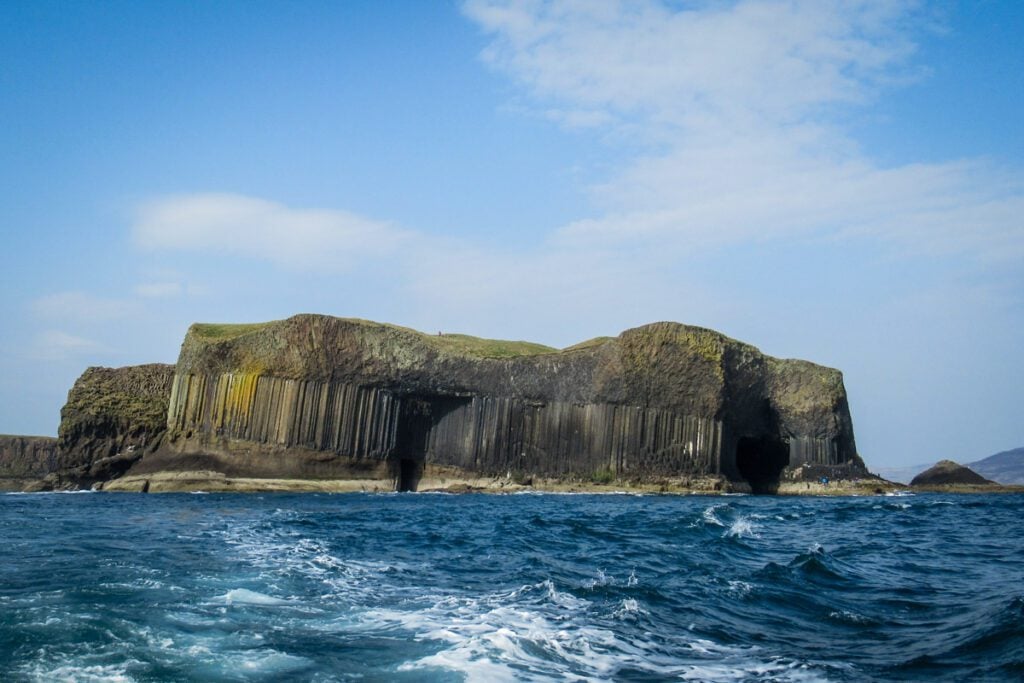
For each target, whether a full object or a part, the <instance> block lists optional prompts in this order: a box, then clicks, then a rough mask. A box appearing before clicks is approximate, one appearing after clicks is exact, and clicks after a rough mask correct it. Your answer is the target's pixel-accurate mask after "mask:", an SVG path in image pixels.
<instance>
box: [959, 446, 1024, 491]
mask: <svg viewBox="0 0 1024 683" xmlns="http://www.w3.org/2000/svg"><path fill="white" fill-rule="evenodd" d="M967 466H968V467H970V468H971V469H972V470H974V471H975V472H977V473H978V474H980V475H981V476H983V477H985V478H986V479H991V480H992V481H996V482H999V483H1000V484H1024V448H1014V449H1013V450H1010V451H1003V452H1002V453H996V454H995V455H990V456H988V457H987V458H984V459H982V460H978V461H976V462H969V463H967Z"/></svg>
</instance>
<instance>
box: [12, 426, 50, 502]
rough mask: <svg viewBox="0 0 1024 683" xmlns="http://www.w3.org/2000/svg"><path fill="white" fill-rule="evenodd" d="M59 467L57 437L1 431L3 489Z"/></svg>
mask: <svg viewBox="0 0 1024 683" xmlns="http://www.w3.org/2000/svg"><path fill="white" fill-rule="evenodd" d="M57 467H58V459H57V439H55V438H53V437H49V436H11V435H7V434H0V489H20V488H21V487H22V486H23V485H24V484H25V483H26V482H28V481H29V480H32V479H38V478H40V477H44V476H46V475H47V474H49V473H50V472H52V471H54V470H55V469H57Z"/></svg>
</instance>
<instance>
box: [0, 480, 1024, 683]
mask: <svg viewBox="0 0 1024 683" xmlns="http://www.w3.org/2000/svg"><path fill="white" fill-rule="evenodd" d="M1022 519H1024V496H1022V495H986V496H975V495H937V494H927V495H926V494H920V495H902V496H877V497H772V496H739V495H737V496H728V495H727V496H658V495H631V494H621V495H615V494H611V495H589V494H538V493H523V494H516V495H492V494H465V495H448V494H432V493H394V494H376V495H374V494H334V495H330V494H202V493H196V494H157V495H146V494H108V493H102V492H97V493H73V494H72V493H67V494H65V493H47V494H0V681H47V682H49V681H90V682H92V681H97V682H98V681H486V682H491V681H670V680H684V681H858V682H861V681H989V680H991V681H1002V680H1006V681H1019V680H1022V679H1024V531H1022V527H1021V520H1022Z"/></svg>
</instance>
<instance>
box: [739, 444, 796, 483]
mask: <svg viewBox="0 0 1024 683" xmlns="http://www.w3.org/2000/svg"><path fill="white" fill-rule="evenodd" d="M787 465H789V445H788V444H787V443H786V442H785V441H782V440H781V439H776V438H772V437H770V436H760V437H751V436H744V437H742V438H740V440H739V442H738V443H737V444H736V469H737V470H739V473H740V476H741V477H743V478H744V479H746V480H747V482H748V483H749V484H750V488H751V490H752V491H753V492H754V493H775V492H776V491H778V490H779V477H780V475H781V474H782V470H784V469H785V468H786V466H787Z"/></svg>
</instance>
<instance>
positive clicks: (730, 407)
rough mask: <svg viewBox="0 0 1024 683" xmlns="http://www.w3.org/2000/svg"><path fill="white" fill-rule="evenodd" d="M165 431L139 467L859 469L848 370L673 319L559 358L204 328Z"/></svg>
mask: <svg viewBox="0 0 1024 683" xmlns="http://www.w3.org/2000/svg"><path fill="white" fill-rule="evenodd" d="M167 428H168V440H169V443H170V445H169V447H168V449H166V450H165V451H163V452H161V453H159V454H157V456H154V458H152V459H148V458H147V460H146V461H144V462H142V463H139V465H138V468H137V469H138V470H139V471H144V470H145V469H147V468H150V469H152V468H157V467H159V468H165V469H166V468H173V467H175V463H176V462H178V463H184V462H189V461H190V460H191V465H190V466H199V465H202V466H204V467H209V468H213V469H217V470H218V471H224V470H225V469H230V470H232V471H235V472H238V473H242V474H244V475H246V476H267V477H271V476H287V475H289V474H292V475H295V476H299V477H301V476H313V477H318V478H330V477H347V478H351V477H355V478H359V477H365V478H370V479H380V478H382V477H392V478H393V479H395V482H396V485H397V486H398V487H399V488H408V487H414V486H415V479H416V478H417V477H418V476H419V474H420V473H422V471H423V468H424V467H431V466H436V467H446V468H456V469H459V470H463V471H466V472H474V473H479V474H487V475H496V476H498V475H510V474H515V475H517V476H540V477H580V478H588V477H594V476H604V475H605V474H606V473H610V474H611V475H612V476H614V477H616V478H621V479H630V480H640V481H645V480H654V479H657V478H659V477H683V476H718V475H721V476H724V477H726V478H728V479H731V480H733V481H740V482H742V481H746V482H748V483H749V484H750V485H751V486H752V487H753V488H754V489H755V490H759V489H760V490H767V489H770V486H771V484H772V482H777V481H778V479H779V478H780V476H783V474H784V473H787V472H788V473H790V474H792V473H794V472H801V471H804V469H805V468H806V469H808V471H810V470H814V468H815V467H841V468H843V471H845V472H848V473H851V474H853V475H857V474H866V470H864V467H863V464H862V463H861V461H860V459H859V458H858V456H857V454H856V445H855V441H854V436H853V427H852V422H851V420H850V414H849V408H848V405H847V399H846V392H845V389H844V387H843V381H842V375H841V374H840V373H839V372H838V371H836V370H833V369H831V368H825V367H822V366H819V365H815V364H813V363H808V362H805V361H792V360H779V359H775V358H771V357H769V356H765V355H764V354H762V353H761V352H760V351H758V350H757V349H756V348H754V347H752V346H750V345H748V344H744V343H741V342H738V341H735V340H733V339H729V338H728V337H725V336H724V335H721V334H719V333H717V332H713V331H711V330H706V329H702V328H696V327H689V326H686V325H680V324H677V323H655V324H652V325H646V326H644V327H640V328H636V329H632V330H627V331H625V332H623V333H622V334H620V335H619V336H618V337H615V338H602V339H596V340H592V341H590V342H585V343H583V344H579V345H577V346H574V347H570V348H568V349H565V350H561V351H559V350H555V349H549V348H546V347H542V346H539V345H536V344H528V343H524V342H497V341H490V340H479V339H474V338H470V337H463V336H461V335H443V336H435V335H426V334H422V333H419V332H416V331H414V330H409V329H405V328H400V327H396V326H392V325H383V324H378V323H371V322H367V321H360V320H349V319H340V318H333V317H328V316H317V315H300V316H295V317H293V318H289V319H287V320H283V321H277V322H273V323H266V324H259V325H241V326H230V325H223V326H217V325H194V326H193V327H192V328H191V329H190V330H189V332H188V335H187V336H186V338H185V342H184V344H183V345H182V350H181V355H180V357H179V360H178V364H177V366H176V369H175V374H174V378H173V382H172V384H171V387H170V398H169V405H168V412H167ZM147 463H148V464H147ZM134 471H136V470H134V469H133V472H134Z"/></svg>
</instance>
